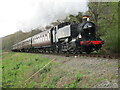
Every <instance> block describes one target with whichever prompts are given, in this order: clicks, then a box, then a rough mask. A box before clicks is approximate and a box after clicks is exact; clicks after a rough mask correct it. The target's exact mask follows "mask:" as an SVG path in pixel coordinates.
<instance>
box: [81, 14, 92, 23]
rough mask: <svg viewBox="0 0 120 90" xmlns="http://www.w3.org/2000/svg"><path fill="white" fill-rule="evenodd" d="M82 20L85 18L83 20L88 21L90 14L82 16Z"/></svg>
mask: <svg viewBox="0 0 120 90" xmlns="http://www.w3.org/2000/svg"><path fill="white" fill-rule="evenodd" d="M82 20H83V22H86V21H89V20H90V18H89V16H88V15H84V16H83V17H82Z"/></svg>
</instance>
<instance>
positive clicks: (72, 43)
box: [12, 15, 104, 54]
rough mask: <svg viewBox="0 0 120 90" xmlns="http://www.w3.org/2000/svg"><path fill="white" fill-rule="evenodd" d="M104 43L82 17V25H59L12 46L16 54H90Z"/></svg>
mask: <svg viewBox="0 0 120 90" xmlns="http://www.w3.org/2000/svg"><path fill="white" fill-rule="evenodd" d="M103 43H104V41H103V40H101V39H100V38H98V37H96V26H95V24H94V23H93V22H90V21H89V16H87V15H84V16H83V22H82V23H70V22H65V23H61V24H59V25H57V26H55V27H52V28H51V29H49V30H46V31H43V32H41V33H39V34H37V35H34V36H32V37H29V38H27V39H25V40H23V41H21V42H19V43H16V44H15V45H13V46H12V51H16V52H50V53H51V52H56V53H83V52H85V53H88V54H89V53H91V52H93V51H98V50H99V49H100V48H101V47H102V45H103Z"/></svg>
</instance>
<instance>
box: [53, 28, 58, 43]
mask: <svg viewBox="0 0 120 90" xmlns="http://www.w3.org/2000/svg"><path fill="white" fill-rule="evenodd" d="M56 34H57V27H54V29H53V31H52V35H53V43H57V42H58V39H57V37H56Z"/></svg>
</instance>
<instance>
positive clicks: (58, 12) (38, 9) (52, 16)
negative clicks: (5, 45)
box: [0, 0, 88, 37]
mask: <svg viewBox="0 0 120 90" xmlns="http://www.w3.org/2000/svg"><path fill="white" fill-rule="evenodd" d="M87 4H88V0H0V33H2V34H0V37H3V36H5V35H8V34H12V33H14V32H16V31H19V30H22V31H30V30H31V29H34V28H37V27H44V26H46V25H49V24H50V23H51V22H55V21H56V20H63V19H64V18H65V17H66V16H68V15H69V14H72V15H76V14H77V13H78V12H83V13H84V12H86V11H87V9H88V8H87Z"/></svg>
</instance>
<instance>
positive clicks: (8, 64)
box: [2, 52, 52, 88]
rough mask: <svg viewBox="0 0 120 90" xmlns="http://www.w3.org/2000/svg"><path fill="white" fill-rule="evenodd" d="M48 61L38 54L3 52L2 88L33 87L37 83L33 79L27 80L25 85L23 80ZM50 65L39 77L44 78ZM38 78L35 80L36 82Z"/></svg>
mask: <svg viewBox="0 0 120 90" xmlns="http://www.w3.org/2000/svg"><path fill="white" fill-rule="evenodd" d="M49 61H50V60H49V59H45V58H42V57H41V55H40V54H30V53H14V52H4V53H3V54H2V70H3V72H2V85H3V86H2V87H4V88H19V87H22V88H24V87H27V88H32V87H35V86H36V85H37V83H36V81H35V79H34V77H33V78H32V79H31V80H29V82H28V84H27V85H26V84H25V80H26V79H28V78H29V77H30V76H31V75H32V74H34V73H35V72H36V71H37V70H39V69H40V68H42V67H43V66H44V65H45V64H47V63H48V62H49ZM51 65H52V64H50V65H48V66H47V67H46V68H45V69H43V70H42V71H41V72H40V73H39V74H40V77H41V76H44V77H45V75H44V74H45V73H47V72H49V71H50V68H51ZM40 77H39V78H38V79H37V80H38V81H39V79H40Z"/></svg>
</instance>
